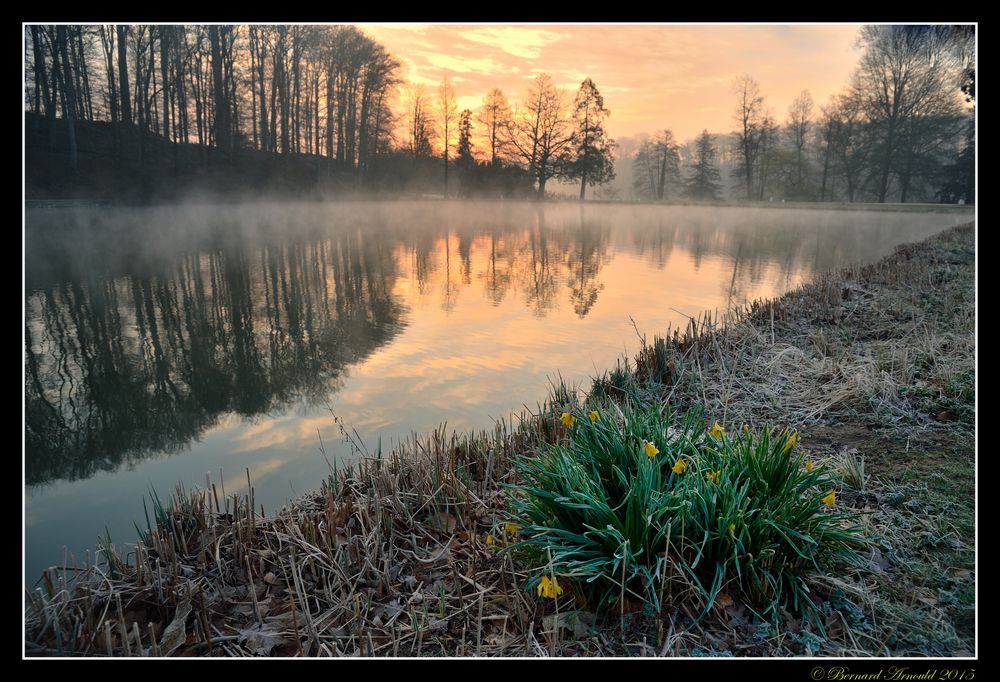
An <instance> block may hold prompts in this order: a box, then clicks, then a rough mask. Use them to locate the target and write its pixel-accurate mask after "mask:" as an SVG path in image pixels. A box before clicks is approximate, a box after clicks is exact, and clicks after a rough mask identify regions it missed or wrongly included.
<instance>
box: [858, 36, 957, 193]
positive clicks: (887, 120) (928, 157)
mask: <svg viewBox="0 0 1000 682" xmlns="http://www.w3.org/2000/svg"><path fill="white" fill-rule="evenodd" d="M858 43H859V46H860V47H861V48H863V49H864V54H863V56H862V58H861V62H860V64H859V66H858V69H857V72H856V73H855V77H854V83H853V90H854V93H855V96H856V97H857V98H858V101H859V103H860V105H861V109H862V111H863V112H864V114H865V117H866V118H867V119H868V121H869V123H870V126H871V128H870V133H871V138H870V144H871V145H872V147H873V149H874V154H873V157H872V168H871V172H872V181H873V184H874V187H875V193H876V197H877V199H878V201H879V202H885V201H886V200H887V198H888V196H889V192H890V189H891V188H892V186H893V181H894V180H895V185H896V188H897V189H898V191H899V197H900V199H899V200H900V201H902V202H905V201H906V200H907V198H908V195H909V193H910V189H911V186H912V184H913V182H914V180H915V179H917V178H920V177H927V176H928V175H931V174H933V173H934V172H935V166H936V165H939V163H940V158H941V154H940V152H941V145H942V144H943V143H944V142H947V141H950V140H951V139H953V137H954V135H955V132H956V126H957V125H960V122H961V111H960V104H959V101H958V99H959V98H958V93H957V90H958V86H959V84H960V83H961V76H960V72H961V65H960V64H959V63H958V61H957V60H956V59H955V58H954V52H953V51H952V50H951V49H950V47H951V46H950V45H949V44H948V43H947V41H943V40H941V39H940V32H939V31H938V30H937V29H936V28H935V27H929V26H918V25H907V26H884V25H883V26H865V27H863V28H862V29H861V35H860V37H859V40H858Z"/></svg>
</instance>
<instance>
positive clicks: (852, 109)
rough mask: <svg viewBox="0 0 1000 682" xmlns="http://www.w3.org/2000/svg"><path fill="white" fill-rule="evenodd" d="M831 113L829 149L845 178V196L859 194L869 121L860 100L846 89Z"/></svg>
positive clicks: (868, 152)
mask: <svg viewBox="0 0 1000 682" xmlns="http://www.w3.org/2000/svg"><path fill="white" fill-rule="evenodd" d="M828 115H829V116H830V119H831V120H830V124H829V125H830V127H831V129H830V149H831V151H832V154H833V157H834V159H835V160H836V162H837V169H838V171H839V174H840V175H841V176H842V177H843V179H844V184H845V186H846V190H847V200H848V201H850V202H853V201H855V200H856V199H857V198H858V194H859V192H860V190H861V186H862V183H863V181H864V173H865V170H866V169H867V168H868V163H869V159H870V157H871V153H872V150H871V147H870V145H869V132H868V131H869V125H868V122H867V121H866V120H865V118H864V113H863V112H862V110H861V102H860V101H859V100H858V98H857V97H856V96H855V94H854V93H851V92H848V93H846V94H843V95H841V96H839V97H838V98H836V99H835V100H834V105H833V107H832V108H831V109H830V112H829V114H828Z"/></svg>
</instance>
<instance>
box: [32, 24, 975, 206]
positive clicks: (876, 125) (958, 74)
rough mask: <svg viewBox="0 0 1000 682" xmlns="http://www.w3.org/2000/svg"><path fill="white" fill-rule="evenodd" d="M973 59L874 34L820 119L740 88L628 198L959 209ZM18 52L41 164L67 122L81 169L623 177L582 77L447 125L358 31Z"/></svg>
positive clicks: (413, 186)
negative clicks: (723, 115) (156, 162)
mask: <svg viewBox="0 0 1000 682" xmlns="http://www.w3.org/2000/svg"><path fill="white" fill-rule="evenodd" d="M974 42H975V34H974V27H970V26H914V25H911V26H866V27H864V28H863V29H862V30H861V32H860V34H859V37H858V46H859V47H860V48H861V49H862V52H863V53H862V56H861V59H860V62H859V64H858V66H857V68H856V71H855V73H854V75H853V76H852V79H851V81H850V83H849V84H848V85H847V86H846V87H845V89H844V91H843V92H841V93H839V94H837V95H835V96H833V97H832V98H831V99H830V101H829V102H828V103H827V104H826V105H824V106H821V107H819V108H818V110H817V108H816V106H815V103H814V102H813V100H812V97H811V95H810V94H809V92H808V90H804V91H802V93H801V94H800V95H799V96H798V97H797V98H796V99H795V100H794V101H793V103H792V105H791V106H790V107H789V110H788V113H787V116H786V118H785V120H784V122H783V123H779V121H778V119H777V117H776V116H775V114H774V112H773V110H772V109H771V108H770V107H769V106H768V104H767V100H766V97H765V95H764V94H763V92H762V90H761V86H760V85H759V83H758V82H757V81H756V80H754V79H753V78H752V77H751V76H750V75H743V76H741V77H739V78H737V79H736V81H735V82H734V85H733V92H734V94H735V96H736V99H737V106H736V110H735V115H734V124H735V130H734V131H733V132H731V133H728V134H718V133H716V134H711V133H709V132H708V131H707V130H705V131H703V132H702V134H701V135H699V136H698V138H697V139H696V140H693V141H691V142H688V143H686V144H683V145H682V144H679V143H678V141H677V140H676V139H675V138H674V135H673V133H672V132H671V131H670V130H662V131H660V132H658V133H656V134H655V135H653V136H645V137H644V139H642V140H641V142H640V144H639V145H638V147H637V148H636V149H635V150H634V151H632V152H630V153H629V154H628V157H629V160H630V161H631V164H630V169H629V170H630V176H631V182H630V185H631V186H630V190H631V193H632V196H634V197H636V198H641V199H647V200H655V201H666V200H672V199H676V198H681V197H686V198H690V199H696V200H719V199H723V198H730V199H738V200H744V201H769V200H774V199H775V198H777V199H779V200H786V199H787V200H792V201H839V200H843V201H851V202H853V201H878V202H886V201H900V202H907V201H914V200H917V201H932V200H933V201H959V200H961V201H966V202H970V203H971V202H973V201H974V192H975V126H974V115H973V114H972V113H971V112H970V111H969V110H968V109H967V107H963V105H962V102H961V97H960V96H959V95H958V90H959V87H961V90H962V91H963V92H964V93H965V95H966V101H967V102H969V103H972V104H973V105H974V101H975V93H974V83H975V66H974V58H975V55H974ZM25 49H26V50H27V52H28V54H27V55H26V57H27V59H26V62H27V65H28V69H27V77H26V88H25V99H26V109H28V110H29V111H31V112H33V113H34V114H37V115H38V116H39V117H42V118H43V119H44V120H45V121H46V127H47V131H48V142H49V146H50V147H51V148H55V147H56V145H57V134H56V131H57V123H56V121H57V118H58V119H61V120H62V123H61V125H62V126H63V129H64V130H65V134H64V136H63V137H64V139H65V143H64V145H65V146H63V145H60V148H61V149H65V150H66V151H68V156H69V163H70V165H71V166H73V167H75V166H76V164H77V143H76V137H77V135H76V130H75V129H76V126H77V123H78V122H81V121H85V122H87V123H93V122H98V121H101V122H105V123H110V124H111V126H112V128H113V129H114V131H115V140H120V139H121V138H122V136H125V135H131V137H130V139H134V138H136V137H137V139H138V144H137V145H133V146H137V151H136V152H134V153H135V154H136V155H137V156H138V162H139V164H140V166H141V165H142V164H143V163H144V162H145V160H146V156H147V155H148V154H149V150H150V148H151V144H152V142H151V140H152V138H154V137H155V138H156V139H157V140H167V141H168V143H169V144H171V145H172V146H173V148H174V150H175V154H176V150H177V149H179V148H182V147H185V146H192V147H193V146H195V145H196V146H197V149H198V151H199V153H200V154H201V156H202V160H203V162H204V163H206V164H208V163H216V164H225V163H230V164H232V163H233V161H234V157H235V156H237V155H238V154H239V153H240V152H241V151H243V150H256V151H257V152H263V153H267V154H272V155H275V156H276V157H277V158H286V159H293V158H296V159H300V160H301V159H305V160H306V162H307V163H309V164H311V167H314V168H315V173H316V181H317V183H319V182H322V181H323V180H324V179H330V178H334V177H335V178H336V182H338V183H340V184H341V185H344V184H346V185H348V186H352V187H357V188H365V189H374V190H379V191H387V192H391V191H409V192H418V193H421V192H422V193H434V194H438V195H442V194H443V195H445V196H452V195H463V196H509V197H527V196H537V197H544V196H545V195H546V192H547V187H548V186H549V183H550V182H551V181H553V180H560V181H564V182H575V183H578V185H579V197H580V199H581V200H583V199H585V198H586V194H587V188H588V187H591V188H594V187H599V186H601V185H606V184H607V183H609V182H610V181H612V180H614V179H615V177H616V169H615V154H616V150H617V148H618V146H617V145H616V142H615V141H614V140H613V139H611V138H610V137H609V135H608V133H607V130H606V122H607V119H608V117H609V116H610V112H609V110H608V109H607V108H606V107H605V103H604V98H603V97H602V95H601V93H600V91H599V90H598V88H597V86H596V84H595V83H594V82H593V81H592V80H591V79H590V78H587V79H585V80H584V81H583V83H582V84H581V85H580V87H579V89H578V90H577V92H576V93H575V95H572V96H571V95H570V94H569V93H567V92H566V91H565V90H563V89H562V88H560V87H557V85H556V84H555V83H554V82H553V80H552V78H551V77H550V76H548V75H547V74H540V75H538V76H537V77H536V78H535V79H534V80H533V81H532V82H531V83H530V84H529V86H528V87H527V89H526V91H525V93H524V95H523V97H522V99H521V101H520V102H516V103H512V102H510V101H509V100H508V98H507V96H506V95H505V93H503V92H502V91H501V90H499V89H496V88H495V89H493V90H491V91H490V92H488V93H487V94H486V95H485V97H484V98H483V101H482V105H481V106H480V107H479V109H478V111H472V110H470V109H465V110H462V111H459V110H458V106H457V103H456V98H455V93H454V88H453V87H452V84H451V82H450V80H449V79H448V78H447V77H446V78H445V79H444V80H443V81H442V82H441V84H440V85H439V86H438V87H437V88H433V89H428V88H427V87H426V86H424V85H422V84H406V83H404V81H403V79H402V77H401V75H400V71H401V65H400V61H399V60H398V59H396V58H395V57H394V56H393V55H391V54H389V52H388V51H387V50H386V49H385V48H384V47H383V46H382V45H380V44H378V43H377V42H376V41H374V40H372V39H371V38H370V37H368V36H366V35H365V34H364V33H363V32H362V31H361V30H359V29H357V28H356V27H353V26H278V25H270V26H257V25H241V26H222V25H211V26H170V25H159V26H145V25H114V26H112V25H90V26H66V25H58V26H42V25H30V26H28V27H27V28H26V35H25ZM474 140H475V141H474ZM477 144H478V145H479V146H481V147H483V148H482V149H477V148H476V147H477ZM114 146H115V154H116V155H117V156H118V157H121V156H122V155H123V154H126V153H133V152H132V151H131V148H129V150H130V151H128V152H126V151H124V150H125V145H123V144H122V143H121V142H120V141H116V142H115V144H114ZM605 195H606V196H612V197H613V196H614V191H611V192H606V194H605Z"/></svg>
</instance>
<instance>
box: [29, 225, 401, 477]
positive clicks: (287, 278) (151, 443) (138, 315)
mask: <svg viewBox="0 0 1000 682" xmlns="http://www.w3.org/2000/svg"><path fill="white" fill-rule="evenodd" d="M395 277H396V263H395V259H394V258H393V256H392V253H391V251H390V250H389V249H387V248H386V247H385V245H384V244H382V243H380V242H378V241H377V240H373V239H368V238H365V237H364V236H363V235H361V234H359V233H358V232H356V231H348V232H345V233H342V234H338V235H337V236H335V237H333V238H331V239H328V240H319V241H303V240H291V241H289V242H287V243H281V244H278V243H271V244H265V245H261V246H259V247H256V248H248V247H245V246H243V245H242V244H241V243H239V242H234V243H231V244H230V245H228V246H226V247H225V248H221V249H218V250H213V251H209V252H192V253H187V254H185V255H183V256H182V257H180V258H179V259H177V260H176V261H174V262H172V263H170V262H166V261H161V262H157V263H155V264H151V265H150V267H145V268H139V269H136V271H135V272H133V273H131V274H129V275H127V276H123V277H116V278H112V279H103V280H102V279H98V278H96V277H86V278H83V279H80V280H78V279H74V280H70V281H67V282H63V283H60V284H58V285H53V286H50V287H46V288H45V289H43V290H41V291H36V292H33V293H32V294H31V295H29V297H28V300H27V301H26V311H27V316H26V317H27V320H28V322H27V325H26V328H25V351H26V359H25V366H26V385H25V402H26V414H25V436H26V444H27V457H26V460H25V477H26V483H28V484H29V485H31V484H37V483H41V482H44V481H48V480H51V479H55V478H68V479H74V478H79V477H86V476H90V475H92V474H93V473H95V472H96V471H99V470H111V469H114V468H116V467H118V466H119V465H121V464H123V463H128V462H132V461H134V460H136V459H137V458H144V457H148V456H150V455H154V454H158V453H170V452H175V451H176V450H178V449H179V448H181V447H183V446H185V445H186V444H188V443H189V442H191V441H192V440H194V439H195V438H197V437H198V436H199V435H200V434H201V433H202V432H203V431H204V430H205V429H206V428H208V427H210V426H212V425H214V424H216V423H217V422H218V419H219V417H220V415H222V414H224V413H230V412H231V413H235V414H238V415H241V416H244V417H250V416H253V415H258V414H262V413H268V412H274V411H277V410H281V409H282V408H283V407H284V406H286V405H289V404H290V403H291V402H293V401H295V400H300V399H305V400H306V401H307V402H316V401H321V400H323V399H325V397H326V396H327V395H328V393H329V392H330V391H333V390H336V388H337V386H338V382H339V381H340V378H341V375H342V373H343V371H344V368H345V367H346V366H348V365H350V364H352V363H356V362H358V361H360V360H362V359H363V358H365V357H366V356H367V355H369V354H370V353H371V352H372V351H373V350H374V349H375V348H377V347H379V346H381V345H383V344H385V343H386V342H387V341H389V340H390V339H391V338H392V337H393V336H395V335H396V334H397V333H398V332H399V330H400V328H401V325H402V322H401V314H402V306H401V304H400V302H399V301H398V300H396V299H395V298H394V297H393V296H392V294H391V292H392V286H393V282H394V280H395Z"/></svg>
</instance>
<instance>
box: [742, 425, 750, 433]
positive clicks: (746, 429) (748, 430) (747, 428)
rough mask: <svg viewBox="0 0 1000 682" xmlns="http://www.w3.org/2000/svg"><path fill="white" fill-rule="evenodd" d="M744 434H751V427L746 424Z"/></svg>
mask: <svg viewBox="0 0 1000 682" xmlns="http://www.w3.org/2000/svg"><path fill="white" fill-rule="evenodd" d="M743 433H750V427H749V426H747V425H746V424H744V425H743Z"/></svg>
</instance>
